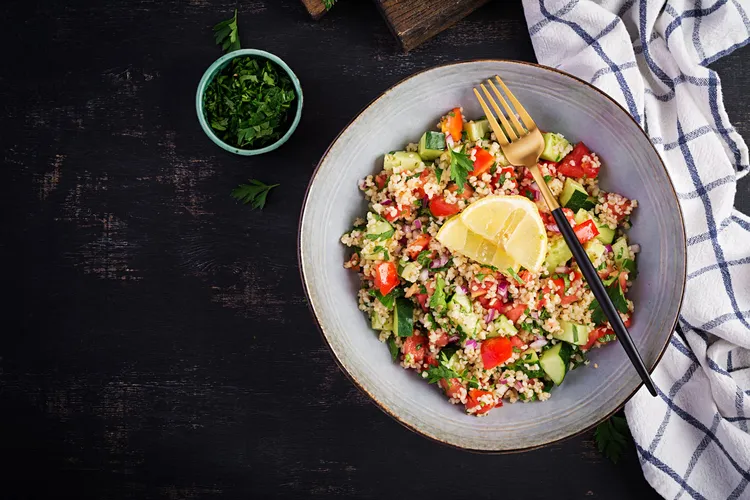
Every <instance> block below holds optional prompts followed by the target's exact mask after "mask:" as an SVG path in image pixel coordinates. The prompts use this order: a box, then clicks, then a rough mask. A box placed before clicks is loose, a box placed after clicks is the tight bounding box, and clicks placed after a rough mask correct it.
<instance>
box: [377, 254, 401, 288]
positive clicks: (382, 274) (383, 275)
mask: <svg viewBox="0 0 750 500" xmlns="http://www.w3.org/2000/svg"><path fill="white" fill-rule="evenodd" d="M396 285H398V272H397V270H396V265H395V264H394V263H393V262H381V263H379V264H376V265H375V287H376V288H377V289H378V290H379V291H380V293H381V294H382V295H388V294H389V293H391V290H393V289H394V288H396Z"/></svg>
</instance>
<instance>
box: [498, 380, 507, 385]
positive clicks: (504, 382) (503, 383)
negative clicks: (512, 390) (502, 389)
mask: <svg viewBox="0 0 750 500" xmlns="http://www.w3.org/2000/svg"><path fill="white" fill-rule="evenodd" d="M497 383H498V384H502V385H506V384H507V383H508V381H507V380H505V379H504V378H501V379H500V380H498V381H497Z"/></svg>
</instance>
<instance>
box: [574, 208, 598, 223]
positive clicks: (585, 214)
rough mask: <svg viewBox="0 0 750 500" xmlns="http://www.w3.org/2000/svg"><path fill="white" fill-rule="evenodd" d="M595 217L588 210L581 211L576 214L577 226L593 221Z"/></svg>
mask: <svg viewBox="0 0 750 500" xmlns="http://www.w3.org/2000/svg"><path fill="white" fill-rule="evenodd" d="M593 218H594V216H593V215H591V212H589V211H588V210H584V209H580V210H578V211H577V212H576V215H575V221H576V224H582V223H584V222H586V221H587V220H589V219H593Z"/></svg>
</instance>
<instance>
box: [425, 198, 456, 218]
mask: <svg viewBox="0 0 750 500" xmlns="http://www.w3.org/2000/svg"><path fill="white" fill-rule="evenodd" d="M459 210H460V209H459V208H458V204H457V203H448V202H446V201H445V198H443V197H442V196H435V197H434V198H432V200H430V212H432V215H434V216H435V217H447V216H449V215H456V214H457V213H458V212H459Z"/></svg>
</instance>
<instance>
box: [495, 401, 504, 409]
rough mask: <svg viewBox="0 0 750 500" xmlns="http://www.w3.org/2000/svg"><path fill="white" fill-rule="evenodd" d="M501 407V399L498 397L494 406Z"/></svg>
mask: <svg viewBox="0 0 750 500" xmlns="http://www.w3.org/2000/svg"><path fill="white" fill-rule="evenodd" d="M502 407H503V400H502V399H498V400H497V403H495V408H502Z"/></svg>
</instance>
